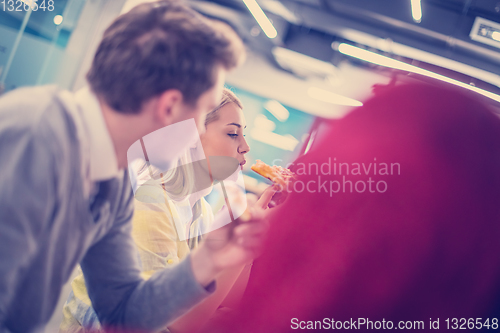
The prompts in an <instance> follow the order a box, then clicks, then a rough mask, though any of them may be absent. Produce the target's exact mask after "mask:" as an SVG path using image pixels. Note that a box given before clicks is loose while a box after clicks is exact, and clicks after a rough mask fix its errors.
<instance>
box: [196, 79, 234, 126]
mask: <svg viewBox="0 0 500 333" xmlns="http://www.w3.org/2000/svg"><path fill="white" fill-rule="evenodd" d="M229 103H234V104H236V105H237V106H238V107H239V108H240V109H243V104H242V103H241V101H240V99H239V98H238V97H236V95H235V94H234V92H232V91H231V90H229V89H228V88H224V90H222V99H221V101H220V103H219V105H217V106H216V107H215V108H214V109H213V110H212V111H210V112H209V113H207V117H206V118H205V127H207V125H208V124H210V123H211V122H213V121H216V120H217V119H219V110H220V109H221V108H222V107H223V106H224V105H226V104H229Z"/></svg>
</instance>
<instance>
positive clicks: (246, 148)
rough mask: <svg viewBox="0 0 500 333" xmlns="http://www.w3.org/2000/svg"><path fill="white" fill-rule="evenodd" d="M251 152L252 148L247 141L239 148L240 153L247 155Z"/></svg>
mask: <svg viewBox="0 0 500 333" xmlns="http://www.w3.org/2000/svg"><path fill="white" fill-rule="evenodd" d="M249 151H250V146H249V145H248V143H247V140H245V139H243V143H242V144H241V145H240V146H239V147H238V153H240V154H246V153H248V152H249Z"/></svg>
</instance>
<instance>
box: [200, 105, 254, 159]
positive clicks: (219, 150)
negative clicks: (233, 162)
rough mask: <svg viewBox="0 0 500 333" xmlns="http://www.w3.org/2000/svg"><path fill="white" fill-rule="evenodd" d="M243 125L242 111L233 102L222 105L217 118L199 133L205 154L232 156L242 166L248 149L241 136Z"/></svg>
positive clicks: (244, 124) (244, 125)
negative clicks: (203, 131) (202, 132)
mask: <svg viewBox="0 0 500 333" xmlns="http://www.w3.org/2000/svg"><path fill="white" fill-rule="evenodd" d="M245 127H246V122H245V116H244V115H243V111H242V110H241V109H240V108H239V107H238V106H237V105H236V104H234V103H228V104H226V105H224V106H223V107H222V108H220V109H219V111H218V119H217V120H215V121H212V122H211V123H209V124H208V125H207V128H206V131H205V133H204V134H202V135H201V144H202V146H203V151H204V152H205V156H206V157H207V158H208V157H209V156H229V157H233V158H236V159H237V160H238V162H239V163H240V165H241V166H243V164H245V163H246V160H245V154H246V153H248V151H249V150H250V147H249V146H248V144H247V141H246V140H245V137H244V136H243V130H244V129H245Z"/></svg>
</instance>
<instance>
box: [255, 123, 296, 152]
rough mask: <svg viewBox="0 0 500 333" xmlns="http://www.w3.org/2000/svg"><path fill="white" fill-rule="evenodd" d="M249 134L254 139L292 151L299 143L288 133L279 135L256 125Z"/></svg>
mask: <svg viewBox="0 0 500 333" xmlns="http://www.w3.org/2000/svg"><path fill="white" fill-rule="evenodd" d="M250 135H251V136H252V139H254V140H256V141H260V142H262V143H265V144H268V145H270V146H273V147H276V148H279V149H283V150H289V151H294V150H295V147H297V145H298V143H299V140H297V139H295V138H294V137H293V136H292V135H290V134H287V135H279V134H276V133H274V132H269V131H266V130H263V129H260V128H256V127H254V128H252V130H251V131H250Z"/></svg>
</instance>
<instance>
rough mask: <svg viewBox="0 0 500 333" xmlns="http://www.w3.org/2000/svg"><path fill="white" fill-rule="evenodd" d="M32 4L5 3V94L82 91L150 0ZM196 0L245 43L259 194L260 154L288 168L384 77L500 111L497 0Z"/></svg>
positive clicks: (245, 92)
mask: <svg viewBox="0 0 500 333" xmlns="http://www.w3.org/2000/svg"><path fill="white" fill-rule="evenodd" d="M30 2H31V0H17V1H1V2H0V91H3V92H6V91H9V90H13V89H15V88H17V87H21V86H27V85H41V84H57V85H59V86H62V87H63V88H66V89H69V90H78V89H79V88H81V87H82V86H84V85H85V74H86V71H87V70H88V68H89V66H90V62H91V60H92V57H93V54H94V51H95V49H96V47H97V43H98V42H99V40H100V38H101V35H102V32H103V31H104V29H105V28H106V27H107V26H108V25H109V23H110V22H111V21H112V20H113V19H114V18H115V17H116V16H118V15H119V14H120V13H121V12H124V11H127V10H128V9H130V8H131V7H133V6H134V5H136V4H138V3H141V2H144V1H140V0H128V1H126V0H54V1H52V0H50V1H48V0H38V1H37V6H30V5H29V4H30ZM189 3H190V4H191V5H192V6H193V7H194V8H195V9H196V10H197V11H199V12H200V13H202V14H204V15H207V16H209V17H212V18H217V19H220V20H223V21H225V22H227V23H228V24H230V25H231V26H232V27H233V28H234V29H235V30H236V31H237V32H238V34H239V35H240V36H241V38H242V39H243V40H244V42H245V44H246V46H247V50H248V57H247V61H246V63H245V64H244V65H243V66H242V67H241V68H239V69H237V70H236V71H234V72H232V73H230V75H229V76H228V78H227V86H228V87H230V88H231V89H232V90H233V91H234V92H235V93H236V94H237V95H238V97H240V99H241V100H242V102H243V104H244V106H245V109H244V111H245V116H246V119H247V126H248V127H247V129H246V138H247V140H248V143H249V145H250V147H251V151H250V153H249V154H248V158H247V159H248V161H247V164H246V165H245V168H246V169H245V170H244V172H245V175H246V176H245V181H246V187H247V190H249V191H251V192H254V193H257V194H258V193H259V192H260V191H262V189H263V188H264V187H265V186H266V184H265V180H264V179H263V178H262V177H260V176H257V175H256V174H254V173H253V172H249V167H250V166H251V165H252V164H253V163H254V162H255V160H256V159H260V160H262V161H264V162H266V163H268V164H277V165H282V166H286V165H287V164H288V163H290V162H292V161H293V160H294V159H295V158H297V156H299V155H301V154H304V153H306V152H307V151H308V150H309V149H310V148H311V147H312V146H314V142H315V140H316V139H317V138H318V137H320V136H321V134H322V133H321V130H322V128H323V127H324V124H325V123H326V122H329V121H334V120H335V119H336V118H339V117H342V116H343V115H345V114H346V113H347V112H349V111H350V110H352V109H353V108H356V107H359V106H361V105H362V103H363V101H365V100H366V99H368V98H369V97H370V96H371V95H373V93H374V91H376V90H377V89H383V86H384V85H388V84H391V85H392V84H401V83H404V82H408V81H415V80H417V81H422V80H423V81H427V82H437V81H445V82H448V83H449V84H451V85H456V86H459V87H462V89H464V90H467V91H470V93H471V94H478V95H480V96H482V97H481V98H483V99H484V100H485V101H486V102H487V103H489V104H490V105H491V107H492V108H493V109H494V110H495V111H496V112H497V113H498V114H499V115H500V0H280V1H278V0H257V1H255V0H213V1H189ZM422 97H425V96H422ZM65 297H66V295H63V298H65ZM58 316H59V318H60V311H56V314H55V318H54V320H53V323H57V325H56V326H53V327H57V326H58V324H59V318H57V317H58ZM52 330H55V329H53V328H52ZM52 330H51V328H50V327H49V328H48V329H47V331H48V332H51V331H52Z"/></svg>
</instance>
